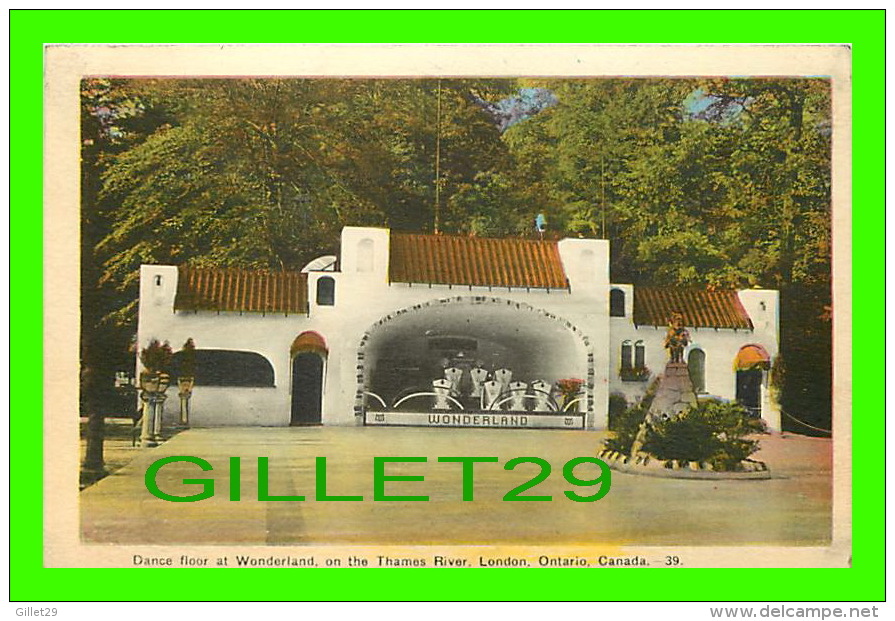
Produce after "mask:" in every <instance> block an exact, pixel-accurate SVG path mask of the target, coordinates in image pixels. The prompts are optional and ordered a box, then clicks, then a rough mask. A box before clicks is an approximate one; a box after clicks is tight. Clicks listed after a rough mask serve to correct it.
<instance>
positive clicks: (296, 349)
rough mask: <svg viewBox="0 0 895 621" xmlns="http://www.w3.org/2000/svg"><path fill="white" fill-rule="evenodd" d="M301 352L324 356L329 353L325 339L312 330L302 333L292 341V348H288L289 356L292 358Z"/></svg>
mask: <svg viewBox="0 0 895 621" xmlns="http://www.w3.org/2000/svg"><path fill="white" fill-rule="evenodd" d="M302 352H313V353H315V354H320V355H321V356H325V355H326V354H327V353H329V349H327V347H326V339H324V338H323V336H321V335H320V333H319V332H315V331H313V330H308V331H306V332H302V333H301V334H299V335H298V336H297V337H295V340H294V341H292V346H291V347H290V348H289V356H290V357H291V358H294V357H295V354H298V353H302Z"/></svg>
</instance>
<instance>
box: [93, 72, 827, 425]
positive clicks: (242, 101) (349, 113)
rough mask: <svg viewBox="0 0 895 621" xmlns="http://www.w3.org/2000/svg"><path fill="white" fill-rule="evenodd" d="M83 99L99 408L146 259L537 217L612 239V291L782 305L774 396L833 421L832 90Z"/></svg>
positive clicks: (182, 259)
mask: <svg viewBox="0 0 895 621" xmlns="http://www.w3.org/2000/svg"><path fill="white" fill-rule="evenodd" d="M81 86H82V93H81V94H82V97H81V111H82V114H81V119H82V137H81V138H82V140H81V145H82V147H81V159H82V184H81V202H82V230H81V233H82V256H81V281H82V296H83V299H82V324H83V325H82V334H81V337H82V338H81V342H82V360H83V364H84V371H85V372H84V374H83V377H84V378H86V379H85V386H86V385H88V384H89V385H91V386H92V387H88V388H89V390H90V391H97V390H98V389H99V387H101V386H103V385H105V383H109V384H111V380H110V379H109V380H108V381H106V380H104V379H102V378H103V377H105V376H108V377H109V378H111V377H112V375H113V374H112V373H111V368H109V367H110V366H111V365H113V364H115V365H119V366H120V365H122V364H124V363H126V362H127V361H128V354H127V341H128V338H129V337H130V335H131V334H132V332H133V330H134V326H135V318H136V297H137V281H138V278H139V265H140V264H141V263H170V264H192V265H197V266H201V265H208V266H212V265H214V266H234V267H237V266H238V267H263V268H273V269H299V268H300V267H301V266H302V265H304V264H305V263H306V262H307V261H308V260H310V259H313V258H314V257H316V256H319V255H321V254H333V253H334V252H336V251H337V245H338V240H339V233H340V231H341V228H342V227H343V226H345V225H376V226H387V227H390V228H393V229H397V230H412V231H433V230H434V229H435V228H436V221H437V228H438V229H439V230H440V231H442V232H446V233H459V234H467V235H480V236H527V235H532V234H533V231H532V229H533V227H532V222H533V220H534V217H535V216H536V215H537V214H538V213H543V214H544V215H545V216H546V218H547V221H548V228H549V231H548V233H549V236H550V237H555V238H559V237H562V236H567V235H570V236H586V237H603V238H606V239H609V240H611V242H612V243H611V245H610V253H611V254H610V269H611V274H612V278H613V280H614V281H615V282H632V283H634V284H635V285H659V286H678V285H692V286H703V287H714V288H749V287H755V286H759V287H767V288H776V289H779V290H780V291H781V352H782V353H783V356H784V357H785V358H786V360H787V363H788V369H787V373H786V376H785V377H784V378H782V386H781V400H782V401H783V403H784V405H785V407H787V409H788V410H790V411H792V412H793V413H794V414H796V415H799V416H800V417H801V418H805V419H806V420H808V421H809V422H811V423H813V424H816V425H817V426H820V427H826V426H827V425H828V424H829V416H830V410H831V399H830V395H831V388H830V386H831V379H830V378H831V374H832V371H831V364H830V360H831V350H832V339H831V333H832V332H831V317H830V315H831V311H830V304H831V302H830V300H831V295H830V290H831V289H830V226H831V222H830V191H831V190H830V188H831V175H830V161H831V155H830V154H831V140H832V135H831V127H832V124H831V101H830V82H829V80H827V79H821V78H798V79H796V78H748V79H746V78H743V79H697V78H674V79H672V78H649V79H646V78H605V79H554V80H510V79H475V80H472V79H441V80H439V79H415V80H411V79H287V78H257V79H201V80H200V79H110V78H89V79H85V80H84V81H83V82H82V85H81ZM436 157H437V159H438V167H437V169H438V170H437V174H436V165H435V162H436ZM113 361H114V362H113ZM90 378H93V379H90Z"/></svg>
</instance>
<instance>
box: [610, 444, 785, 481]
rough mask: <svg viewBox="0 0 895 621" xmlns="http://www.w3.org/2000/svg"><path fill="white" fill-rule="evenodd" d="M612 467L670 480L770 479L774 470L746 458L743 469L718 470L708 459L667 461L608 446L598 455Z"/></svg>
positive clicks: (620, 470) (760, 462) (629, 472)
mask: <svg viewBox="0 0 895 621" xmlns="http://www.w3.org/2000/svg"><path fill="white" fill-rule="evenodd" d="M597 457H599V458H600V459H602V460H603V461H604V462H606V464H607V465H608V466H609V468H610V469H612V470H615V471H617V472H625V473H627V474H640V475H644V476H650V477H662V478H666V479H714V480H718V479H770V478H771V472H770V470H768V466H767V464H765V463H764V462H762V461H755V460H752V459H746V460H743V461H741V462H740V466H741V469H739V470H714V469H713V468H712V465H711V464H710V463H708V462H696V461H677V460H668V461H664V460H661V459H656V458H655V457H651V456H649V455H647V454H645V453H640V454H639V455H634V456H630V455H624V454H623V453H619V452H617V451H611V450H609V449H604V450H602V451H600V452H599V453H598V454H597Z"/></svg>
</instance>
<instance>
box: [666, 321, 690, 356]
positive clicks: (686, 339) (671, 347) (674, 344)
mask: <svg viewBox="0 0 895 621" xmlns="http://www.w3.org/2000/svg"><path fill="white" fill-rule="evenodd" d="M689 344H690V333H689V332H688V331H687V329H686V328H685V327H684V316H683V315H681V314H680V313H674V314H673V315H672V316H671V321H670V322H669V323H668V331H667V332H666V333H665V349H667V350H668V353H669V354H670V355H671V362H673V363H683V361H684V348H686V347H687V345H689Z"/></svg>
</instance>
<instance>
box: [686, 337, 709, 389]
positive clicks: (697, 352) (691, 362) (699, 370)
mask: <svg viewBox="0 0 895 621" xmlns="http://www.w3.org/2000/svg"><path fill="white" fill-rule="evenodd" d="M687 370H688V371H689V372H690V382H691V383H692V384H693V392H695V393H696V394H701V393H704V392H705V352H704V351H702V350H701V349H698V348H696V349H691V350H690V354H689V355H688V356H687Z"/></svg>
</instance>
